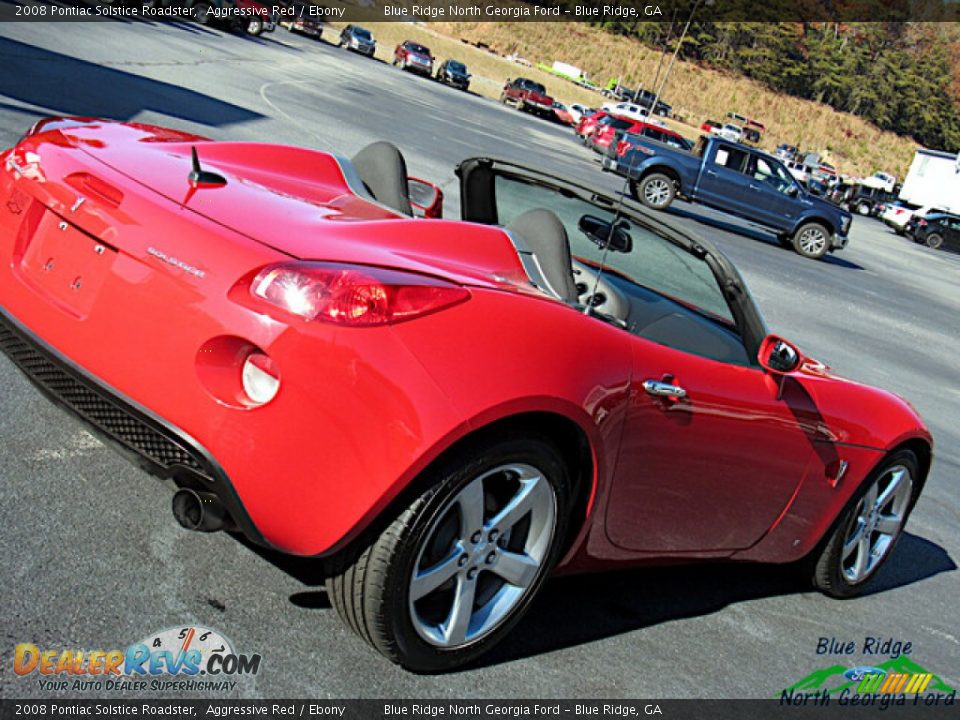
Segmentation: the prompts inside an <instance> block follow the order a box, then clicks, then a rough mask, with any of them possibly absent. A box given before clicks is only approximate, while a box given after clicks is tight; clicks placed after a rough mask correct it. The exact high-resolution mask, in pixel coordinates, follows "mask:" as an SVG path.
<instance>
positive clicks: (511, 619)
mask: <svg viewBox="0 0 960 720" xmlns="http://www.w3.org/2000/svg"><path fill="white" fill-rule="evenodd" d="M518 463H522V464H525V465H530V466H532V467H534V468H536V469H537V471H538V473H539V474H540V479H541V480H544V479H545V480H546V481H547V482H548V483H549V485H548V486H544V488H542V490H546V488H548V489H549V491H552V493H551V495H552V497H553V498H554V501H555V505H554V507H555V512H554V516H553V517H554V520H555V523H554V525H553V531H552V535H551V537H550V540H549V546H548V549H547V550H546V554H545V555H544V556H543V559H542V562H541V564H540V565H539V567H538V569H537V570H536V575H535V577H533V579H532V580H530V582H529V584H528V585H527V587H526V589H525V590H523V591H522V594H520V595H518V596H517V600H516V601H515V602H516V604H515V605H513V606H512V608H511V609H510V610H509V612H508V613H507V614H506V615H505V616H504V617H503V618H501V619H500V620H499V622H498V624H495V625H493V626H492V627H491V628H490V629H489V630H488V631H485V634H482V635H480V636H478V637H477V638H475V639H473V640H470V641H466V639H465V641H464V642H463V643H462V644H460V645H458V646H456V647H438V646H437V645H436V644H432V643H430V642H428V641H427V640H426V639H424V636H423V635H422V634H421V632H419V631H418V630H417V627H416V626H415V624H414V619H413V614H414V611H413V610H412V609H411V608H412V604H411V603H410V586H411V584H412V578H413V574H414V572H415V571H416V569H417V563H418V562H422V560H421V555H422V553H423V552H424V551H425V549H426V548H434V550H435V549H436V548H435V542H436V538H437V537H438V534H439V532H440V530H439V529H438V528H442V527H443V522H441V521H444V519H445V518H449V517H450V513H451V512H458V511H454V510H452V508H453V507H455V505H454V503H455V502H456V501H455V499H456V498H457V496H458V494H459V493H460V491H461V490H463V488H465V487H467V486H468V485H472V484H473V483H475V482H476V481H477V479H478V478H480V477H482V476H483V474H484V473H488V472H490V471H492V470H496V469H498V468H500V467H502V466H505V465H515V464H518ZM425 479H426V480H427V481H428V482H429V485H430V487H429V489H428V490H426V491H425V492H424V493H423V494H422V495H420V496H419V497H417V498H416V499H415V500H414V501H413V502H412V503H411V504H410V505H409V506H408V507H407V508H406V509H405V510H403V512H402V513H401V514H400V516H399V517H398V518H397V519H396V520H394V521H393V522H392V523H391V524H390V525H389V526H388V527H387V528H386V529H385V530H384V531H383V532H382V533H381V534H380V535H379V537H377V538H376V539H375V540H373V541H372V542H371V543H370V544H369V545H368V546H367V547H366V548H365V549H363V550H362V552H360V554H359V556H358V557H357V556H355V559H353V560H352V561H349V560H348V561H347V562H344V563H343V564H342V565H341V566H340V567H334V568H332V569H331V570H332V572H331V576H330V577H328V578H327V581H326V587H327V594H328V596H329V598H330V601H331V604H332V605H333V606H334V607H335V608H336V610H337V613H338V615H339V616H340V618H341V619H342V620H343V621H344V622H345V623H346V624H347V626H349V627H350V628H351V629H352V630H353V631H354V632H355V633H357V635H359V636H360V637H361V638H363V639H364V640H366V641H367V642H368V643H369V644H370V645H372V646H373V647H374V648H375V649H376V650H377V651H379V652H380V653H381V654H382V655H384V656H385V657H387V658H388V659H389V660H391V661H393V662H395V663H398V664H400V665H402V666H403V667H405V668H407V669H409V670H413V671H415V672H442V671H446V670H451V669H453V668H456V667H459V666H461V665H464V664H466V663H469V662H471V661H473V660H475V659H476V658H478V657H479V656H480V655H481V654H483V653H484V652H486V651H487V650H488V649H490V648H491V647H492V646H493V645H495V644H496V643H497V642H499V641H500V640H501V639H502V638H503V637H504V636H505V635H506V634H507V633H509V631H510V629H511V628H512V627H513V626H514V625H515V624H516V623H517V622H518V621H519V620H520V618H521V617H522V615H523V614H524V612H525V611H526V610H527V609H528V608H529V605H530V602H531V601H532V600H533V598H534V596H535V595H536V594H537V592H538V591H539V590H540V588H541V587H542V585H543V582H544V581H545V579H546V577H547V576H548V575H549V572H550V570H551V569H552V568H553V566H554V565H555V564H556V562H557V560H558V559H559V555H560V552H561V550H562V547H563V538H564V536H565V533H566V527H567V516H568V514H569V507H570V480H569V473H568V470H567V467H566V465H565V463H564V461H563V458H562V456H561V454H560V451H559V450H558V449H557V448H556V447H555V446H554V445H553V444H552V443H551V442H549V441H548V440H547V439H545V438H543V437H540V436H538V435H533V434H529V435H524V436H518V437H513V438H511V439H503V440H499V441H495V442H486V443H482V444H480V443H477V444H474V445H472V446H468V447H466V448H464V449H463V450H462V451H460V452H456V453H454V454H453V455H451V456H450V457H449V458H448V459H446V460H444V461H442V462H441V463H440V464H438V465H437V466H436V467H434V468H432V469H431V470H429V471H428V476H427V477H425ZM483 482H490V481H483ZM487 505H488V500H487V497H486V496H485V497H484V507H485V510H486V512H487V513H490V512H491V510H490V508H489V507H487ZM456 507H457V508H459V507H460V506H459V505H457V506H456ZM493 512H496V510H494V511H493ZM454 517H456V515H454ZM461 517H462V516H461ZM525 517H526V516H525ZM530 517H532V516H530ZM483 522H485V523H486V522H487V517H486V515H485V516H484V520H483ZM523 522H524V520H520V521H519V523H517V525H514V526H513V527H517V526H518V525H520V524H522V523H523ZM437 523H440V525H438V524H437ZM484 532H486V530H484ZM509 532H512V530H511V531H509ZM528 532H529V531H528ZM521 534H522V533H521ZM476 535H479V533H477V534H476ZM476 535H475V536H476ZM518 537H519V536H518ZM504 539H505V538H500V542H501V546H502V545H503V540H504ZM520 539H521V540H522V538H520ZM449 542H451V543H452V542H466V541H465V540H457V538H456V537H451V538H449ZM512 542H513V539H512V538H511V540H510V543H512ZM446 543H447V541H445V542H444V546H446ZM509 546H510V545H509V544H508V545H507V547H509ZM488 549H489V547H488V548H487V549H484V550H482V551H481V554H482V553H486V552H487V550H488ZM440 551H441V553H440V554H441V555H444V554H445V553H446V554H448V553H449V550H445V549H444V548H442V547H441V548H440ZM455 552H460V551H455ZM464 552H465V551H464ZM471 552H472V551H471ZM474 557H479V555H475V556H474ZM471 562H475V560H470V561H468V564H467V566H466V567H465V568H464V570H462V571H461V570H456V571H455V572H456V574H455V575H453V576H452V577H450V578H449V579H448V580H447V581H446V582H447V583H449V582H451V581H455V585H454V587H455V588H457V589H459V588H460V587H461V586H460V585H459V583H460V582H461V581H462V579H461V578H460V574H461V573H463V572H468V571H469V570H470V565H469V563H471ZM460 567H464V566H463V564H461V565H460ZM491 567H493V566H491ZM421 569H422V566H421ZM482 569H483V568H481V570H482ZM476 572H477V571H474V573H475V574H474V577H480V576H479V575H477V574H476ZM490 573H491V574H490V575H484V576H483V577H488V578H492V579H493V581H494V582H495V581H496V579H497V577H498V576H497V575H496V573H493V571H492V570H491V571H490ZM476 582H477V583H478V585H479V583H480V581H479V580H477V581H476ZM444 587H447V586H446V585H441V586H440V590H439V592H441V593H443V592H446V590H444V589H443V588H444ZM431 592H438V590H434V591H431ZM478 592H479V590H478ZM426 597H431V596H429V595H428V596H426ZM434 597H435V596H434ZM441 597H442V596H441ZM472 607H473V605H471V608H472ZM450 612H451V613H453V612H454V610H453V609H451V611H450ZM450 618H452V614H451V615H450V616H448V617H447V621H448V622H449V621H450Z"/></svg>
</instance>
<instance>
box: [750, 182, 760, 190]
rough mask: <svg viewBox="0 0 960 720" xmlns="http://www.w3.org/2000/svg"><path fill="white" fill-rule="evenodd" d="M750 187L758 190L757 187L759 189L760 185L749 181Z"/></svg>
mask: <svg viewBox="0 0 960 720" xmlns="http://www.w3.org/2000/svg"><path fill="white" fill-rule="evenodd" d="M750 189H751V190H759V189H760V186H759V185H754V184H753V183H750Z"/></svg>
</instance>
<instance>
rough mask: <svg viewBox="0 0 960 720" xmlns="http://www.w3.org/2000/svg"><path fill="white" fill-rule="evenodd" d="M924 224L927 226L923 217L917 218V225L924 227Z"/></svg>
mask: <svg viewBox="0 0 960 720" xmlns="http://www.w3.org/2000/svg"><path fill="white" fill-rule="evenodd" d="M926 226H927V221H926V220H924V219H923V218H920V219H919V220H917V227H926Z"/></svg>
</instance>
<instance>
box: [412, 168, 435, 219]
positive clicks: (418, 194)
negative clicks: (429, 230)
mask: <svg viewBox="0 0 960 720" xmlns="http://www.w3.org/2000/svg"><path fill="white" fill-rule="evenodd" d="M407 194H408V195H409V196H410V204H411V205H412V206H413V214H414V215H416V216H417V217H425V218H440V217H443V191H442V190H441V189H440V188H438V187H437V186H436V185H434V184H433V183H431V182H427V181H426V180H421V179H420V178H415V177H408V178H407Z"/></svg>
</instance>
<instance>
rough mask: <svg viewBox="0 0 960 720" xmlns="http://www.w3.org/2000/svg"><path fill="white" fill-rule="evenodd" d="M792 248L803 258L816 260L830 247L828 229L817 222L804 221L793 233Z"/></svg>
mask: <svg viewBox="0 0 960 720" xmlns="http://www.w3.org/2000/svg"><path fill="white" fill-rule="evenodd" d="M817 238H819V239H817ZM793 249H794V250H796V251H797V253H798V254H799V255H802V256H803V257H805V258H810V259H811V260H818V259H819V258H822V257H823V256H824V255H825V254H826V253H827V251H828V250H829V249H830V231H829V230H827V229H826V228H825V227H824V226H823V225H821V224H820V223H818V222H808V223H804V224H803V225H801V226H800V227H798V228H797V231H796V232H795V233H794V234H793Z"/></svg>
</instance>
